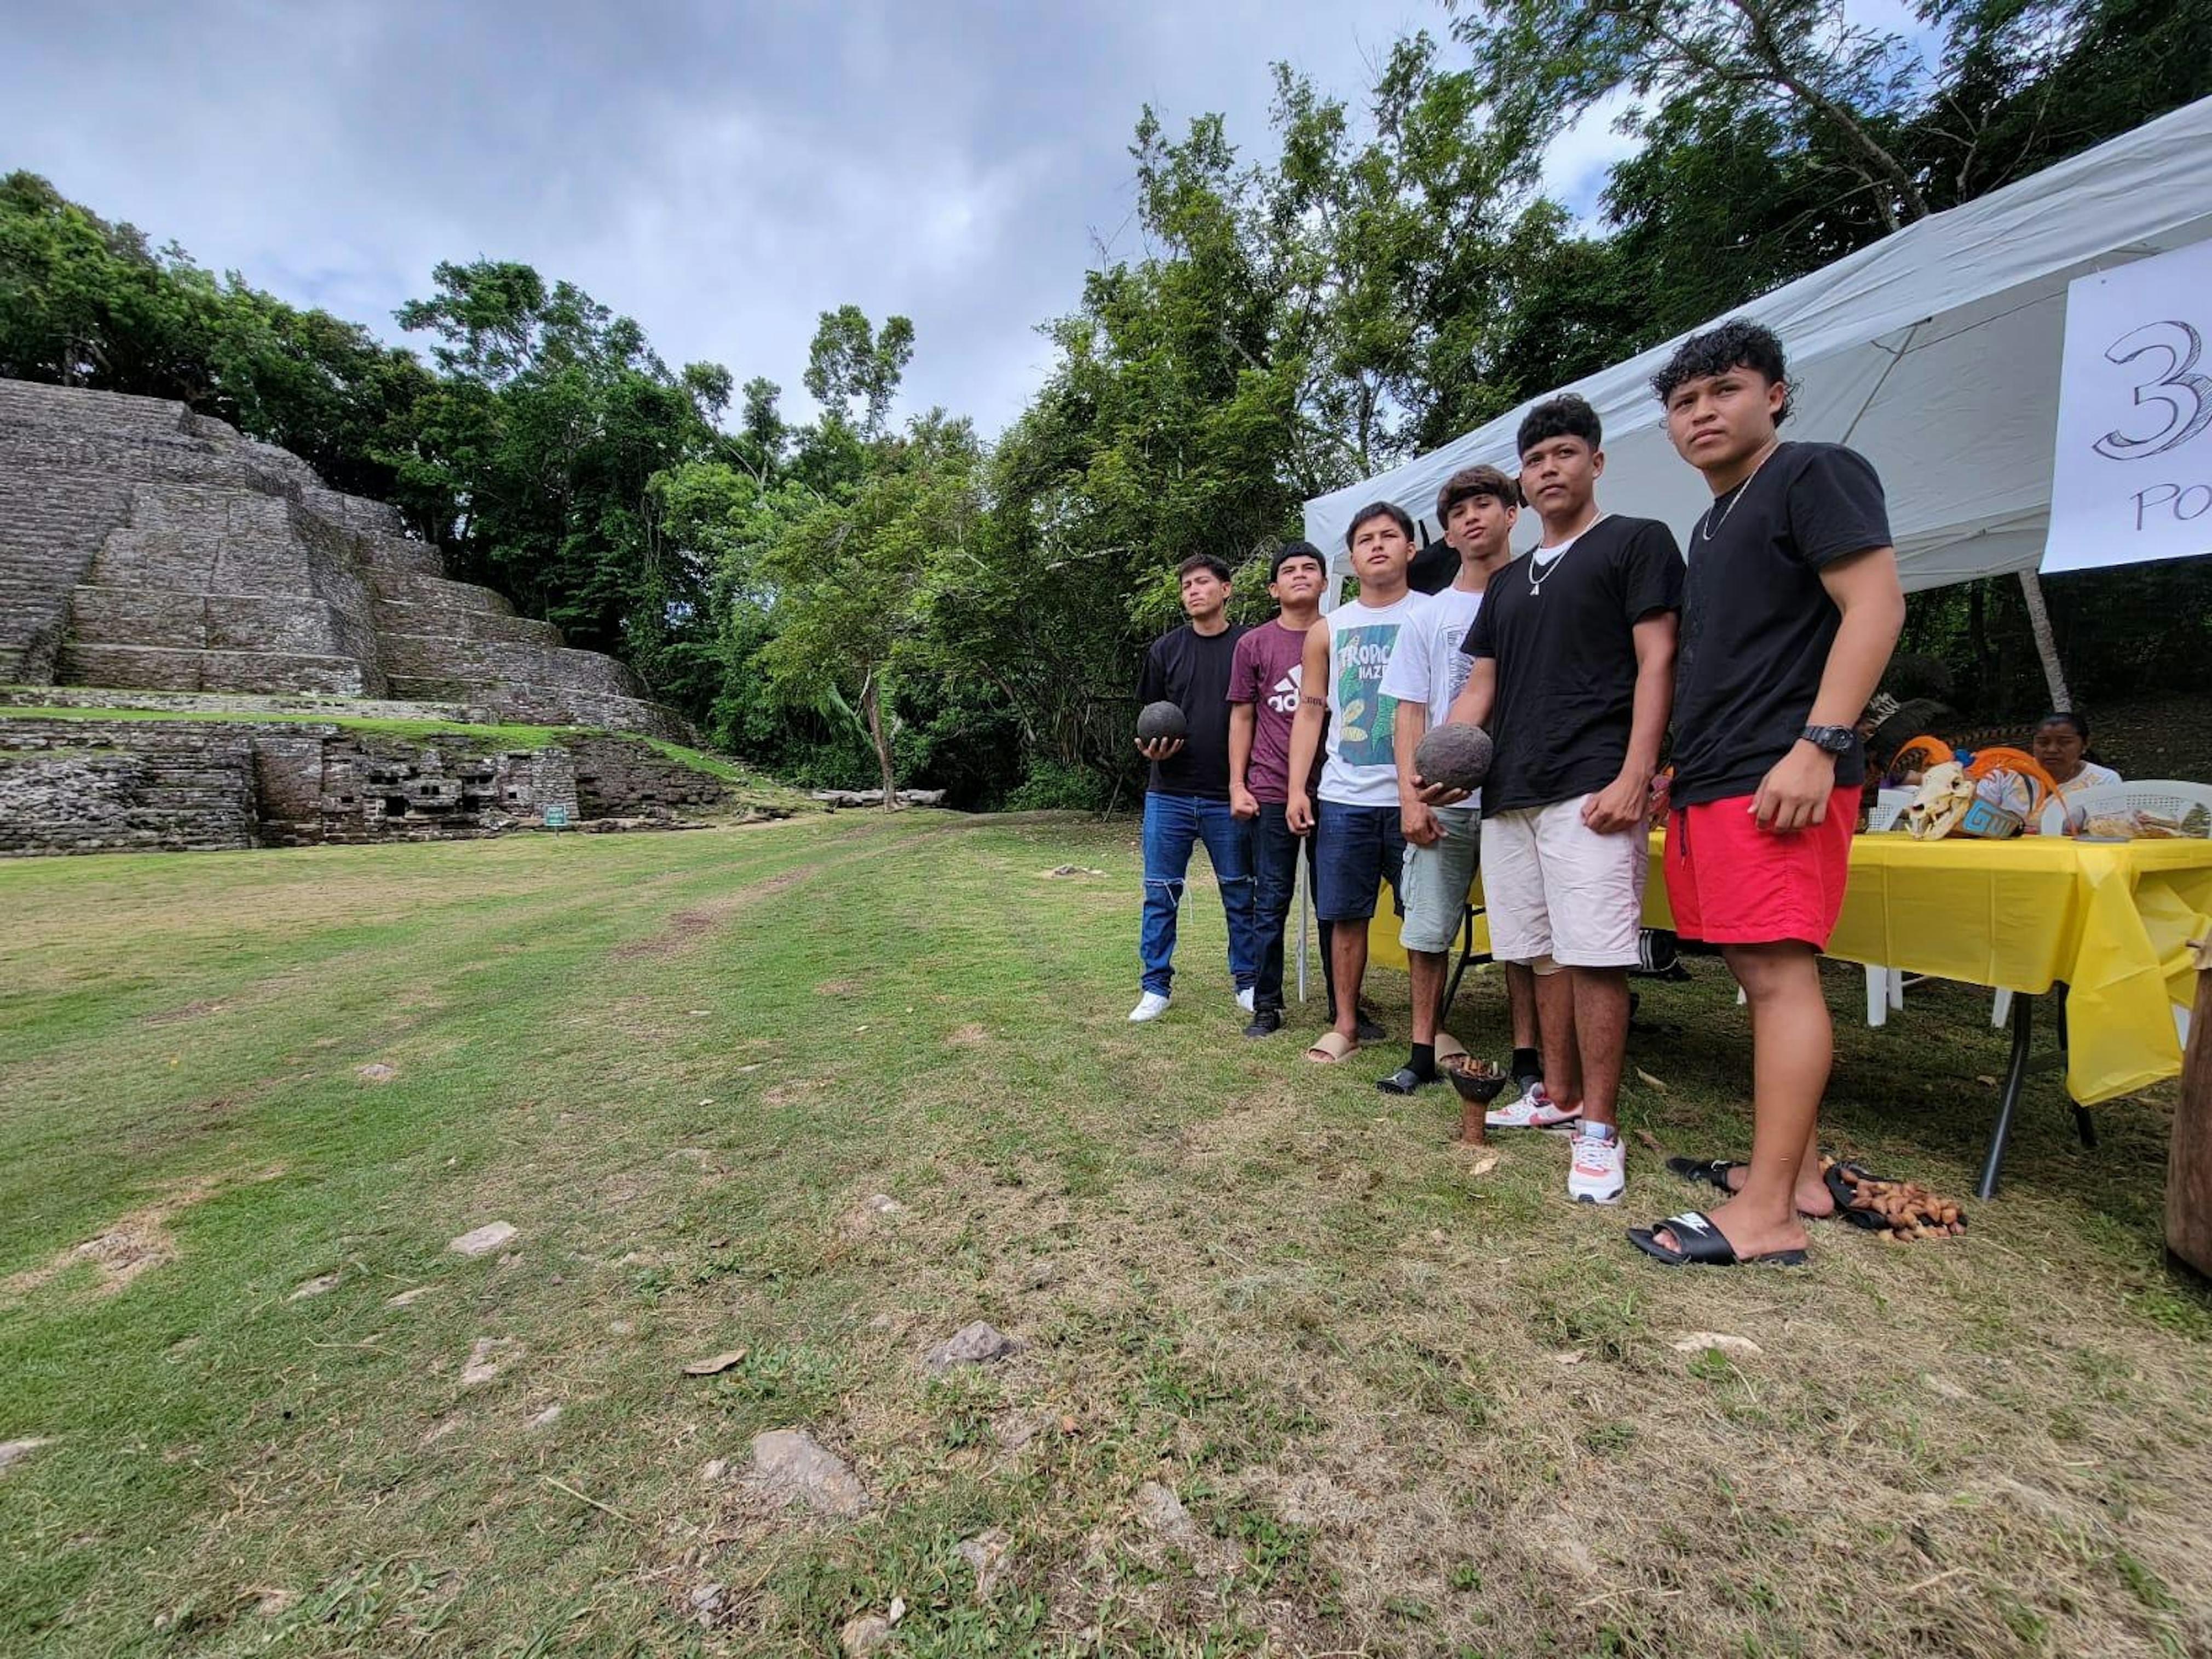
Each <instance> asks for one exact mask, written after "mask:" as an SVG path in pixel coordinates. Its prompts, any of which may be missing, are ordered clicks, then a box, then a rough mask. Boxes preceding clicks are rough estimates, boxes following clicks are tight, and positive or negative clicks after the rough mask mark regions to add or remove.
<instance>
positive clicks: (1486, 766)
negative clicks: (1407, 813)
mask: <svg viewBox="0 0 2212 1659" xmlns="http://www.w3.org/2000/svg"><path fill="white" fill-rule="evenodd" d="M1492 752H1493V751H1492V747H1491V742H1490V733H1489V732H1486V731H1484V730H1483V729H1482V728H1481V727H1480V726H1431V727H1430V728H1429V730H1428V732H1426V734H1425V735H1424V736H1423V737H1422V738H1421V740H1420V742H1419V744H1415V745H1414V748H1413V775H1414V776H1416V777H1418V778H1419V779H1420V781H1422V782H1423V783H1429V784H1442V785H1443V787H1445V788H1447V789H1475V788H1480V787H1481V784H1482V781H1483V780H1484V779H1485V778H1486V777H1488V776H1489V775H1490V760H1491V756H1492Z"/></svg>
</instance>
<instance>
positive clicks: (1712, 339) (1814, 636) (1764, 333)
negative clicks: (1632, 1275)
mask: <svg viewBox="0 0 2212 1659" xmlns="http://www.w3.org/2000/svg"><path fill="white" fill-rule="evenodd" d="M1651 386H1652V390H1653V391H1654V392H1656V393H1657V394H1658V397H1659V400H1660V402H1661V403H1662V404H1663V405H1664V406H1665V408H1666V410H1667V434H1668V437H1670V438H1672V439H1673V440H1674V447H1675V448H1676V450H1678V451H1679V452H1680V454H1681V457H1682V459H1684V460H1686V461H1687V462H1689V464H1690V465H1692V466H1694V467H1696V468H1697V469H1698V471H1700V472H1702V473H1703V474H1704V475H1705V483H1707V484H1708V485H1709V486H1711V489H1712V492H1713V503H1712V506H1711V507H1710V508H1708V509H1707V511H1706V513H1705V516H1704V517H1703V518H1702V519H1700V520H1699V521H1698V524H1697V526H1696V527H1695V528H1694V529H1693V530H1692V532H1691V533H1690V568H1689V578H1688V582H1687V586H1686V590H1685V592H1684V596H1683V601H1682V641H1681V661H1680V666H1679V668H1678V670H1677V672H1676V675H1675V690H1674V782H1673V786H1672V788H1671V792H1670V803H1669V805H1670V811H1669V814H1668V822H1667V859H1666V872H1667V897H1668V902H1669V903H1670V904H1671V905H1672V906H1673V907H1674V925H1675V927H1676V929H1677V930H1678V931H1679V932H1680V933H1681V935H1682V937H1683V938H1684V939H1702V940H1704V941H1705V943H1706V944H1709V945H1718V946H1720V948H1721V954H1722V955H1723V957H1726V958H1727V960H1728V965H1729V971H1730V972H1731V973H1733V974H1734V975H1735V977H1736V981H1737V982H1738V983H1739V984H1741V986H1742V987H1743V989H1744V999H1745V1000H1746V1001H1747V1003H1748V1004H1749V1005H1750V1008H1751V1044H1752V1133H1751V1162H1750V1163H1749V1164H1731V1163H1727V1162H1723V1161H1720V1160H1714V1159H1706V1160H1702V1161H1699V1162H1692V1161H1691V1160H1689V1159H1686V1158H1675V1159H1672V1160H1670V1164H1671V1165H1672V1167H1673V1168H1674V1170H1676V1171H1677V1173H1679V1174H1681V1175H1685V1176H1689V1177H1690V1178H1692V1179H1693V1180H1698V1181H1702V1182H1708V1183H1710V1184H1711V1185H1712V1186H1715V1187H1718V1188H1721V1189H1722V1190H1723V1191H1724V1192H1727V1193H1729V1194H1731V1196H1730V1197H1729V1199H1728V1200H1727V1202H1725V1203H1723V1204H1719V1205H1717V1206H1714V1208H1713V1210H1712V1211H1711V1213H1710V1214H1708V1213H1705V1212H1699V1211H1689V1212H1685V1213H1683V1214H1681V1215H1678V1216H1674V1217H1673V1218H1669V1219H1668V1220H1666V1221H1663V1222H1661V1223H1658V1224H1656V1225H1653V1226H1650V1227H1638V1228H1632V1229H1631V1230H1630V1231H1629V1237H1630V1239H1631V1241H1632V1242H1633V1243H1635V1245H1636V1247H1637V1248H1638V1249H1641V1250H1643V1251H1644V1252H1645V1253H1646V1254H1647V1255H1653V1256H1656V1257H1657V1258H1658V1259H1659V1260H1660V1261H1664V1262H1666V1263H1668V1265H1669V1266H1673V1267H1680V1266H1687V1265H1695V1266H1700V1267H1734V1266H1735V1265H1736V1264H1738V1263H1740V1262H1748V1261H1765V1262H1771V1263H1779V1264H1784V1265H1789V1264H1793V1263H1796V1262H1799V1261H1803V1260H1804V1255H1805V1225H1804V1219H1803V1218H1804V1217H1805V1216H1807V1215H1816V1216H1817V1215H1826V1214H1829V1213H1831V1212H1832V1211H1833V1209H1834V1207H1835V1206H1834V1200H1832V1198H1831V1197H1830V1196H1829V1194H1828V1191H1827V1188H1826V1185H1825V1183H1824V1182H1822V1180H1821V1178H1820V1127H1819V1115H1820V1096H1821V1093H1822V1092H1823V1091H1825V1090H1826V1087H1827V1082H1828V1070H1829V1066H1830V1064H1831V1062H1832V1057H1833V1052H1834V1032H1833V1030H1832V1028H1831V1026H1830V1024H1829V1019H1828V1004H1827V1000H1826V998H1825V997H1824V996H1823V995H1822V994H1821V992H1820V951H1822V949H1823V948H1825V947H1826V945H1827V942H1828V935H1829V933H1831V932H1832V930H1833V929H1834V927H1835V925H1836V917H1837V915H1838V913H1839V912H1840V911H1841V909H1842V908H1843V902H1844V882H1845V878H1846V877H1847V875H1848V873H1849V871H1850V853H1851V830H1852V828H1853V825H1854V823H1856V821H1857V816H1858V805H1859V793H1860V788H1861V786H1862V784H1863V781H1864V778H1865V775H1866V756H1865V753H1864V750H1863V748H1862V746H1861V743H1860V739H1859V736H1858V733H1857V731H1856V730H1855V729H1854V722H1855V721H1856V720H1857V718H1858V714H1859V711H1860V710H1861V709H1863V708H1865V707H1866V706H1867V703H1868V701H1869V699H1870V698H1871V697H1872V696H1874V691H1875V685H1876V684H1879V682H1880V681H1881V676H1882V671H1883V670H1884V669H1885V668H1887V666H1888V665H1889V655H1890V651H1891V648H1892V647H1893V646H1895V644H1896V643H1897V635H1898V630H1899V629H1900V628H1901V627H1903V626H1904V623H1905V596H1904V593H1903V592H1902V590H1901V589H1900V588H1899V586H1898V579H1897V555H1896V553H1895V552H1894V551H1893V550H1892V548H1891V546H1890V533H1889V516H1888V513H1887V508H1886V507H1885V505H1884V502H1883V500H1882V491H1881V479H1879V478H1878V477H1875V471H1874V468H1873V467H1872V466H1870V465H1868V464H1867V462H1866V460H1865V459H1863V457H1861V456H1859V455H1857V454H1855V453H1853V452H1851V451H1850V450H1848V449H1845V448H1844V447H1841V446H1839V445H1836V444H1822V443H1785V442H1784V441H1782V440H1781V439H1780V438H1779V437H1778V435H1777V433H1776V428H1777V427H1778V425H1780V423H1781V422H1783V421H1784V420H1786V419H1787V418H1788V417H1789V414H1790V380H1789V374H1788V370H1787V368H1786V366H1785V365H1784V362H1783V356H1782V343H1781V342H1780V341H1779V340H1778V339H1776V338H1775V337H1774V336H1773V334H1772V333H1771V332H1770V331H1768V330H1766V329H1765V328H1762V327H1760V326H1759V325H1757V324H1753V323H1746V322H1730V323H1724V324H1723V325H1721V326H1720V327H1718V328H1716V329H1712V330H1711V331H1707V332H1706V333H1704V334H1699V335H1692V337H1690V338H1689V339H1687V340H1685V341H1684V342H1683V343H1682V345H1681V347H1680V349H1679V350H1677V351H1676V352H1675V353H1674V356H1673V357H1672V358H1670V359H1669V360H1668V363H1667V366H1666V367H1665V368H1662V369H1661V370H1660V371H1659V373H1658V374H1656V376H1654V377H1653V379H1652V382H1651Z"/></svg>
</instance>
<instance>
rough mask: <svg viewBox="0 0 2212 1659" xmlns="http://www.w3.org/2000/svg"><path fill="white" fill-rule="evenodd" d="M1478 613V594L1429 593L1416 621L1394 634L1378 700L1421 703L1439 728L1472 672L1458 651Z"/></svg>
mask: <svg viewBox="0 0 2212 1659" xmlns="http://www.w3.org/2000/svg"><path fill="white" fill-rule="evenodd" d="M1481 609H1482V595H1481V594H1480V592H1474V593H1469V592H1466V591H1465V590H1464V589H1462V588H1457V587H1447V588H1445V589H1444V590H1443V592H1437V593H1431V594H1430V595H1429V603H1428V605H1427V607H1426V609H1425V610H1424V611H1422V613H1421V617H1420V620H1419V622H1416V623H1408V624H1407V627H1406V629H1404V631H1403V632H1401V634H1400V635H1398V647H1397V649H1396V650H1395V651H1393V652H1392V653H1390V665H1389V667H1388V668H1387V669H1385V670H1384V671H1383V696H1386V697H1394V698H1395V699H1396V700H1397V701H1398V702H1418V703H1420V704H1422V705H1424V706H1425V708H1427V709H1428V711H1429V724H1430V725H1431V726H1441V725H1443V721H1444V719H1445V717H1446V716H1447V715H1449V714H1450V713H1451V706H1452V702H1453V700H1454V699H1455V698H1456V697H1457V696H1459V694H1460V693H1461V692H1462V691H1464V690H1466V689H1467V677H1468V673H1469V672H1470V671H1472V670H1473V669H1474V658H1472V657H1470V656H1468V654H1467V653H1466V652H1464V651H1462V650H1461V649H1460V647H1462V645H1464V644H1466V643H1467V631H1468V629H1470V628H1472V627H1474V613H1475V612H1476V611H1480V610H1481Z"/></svg>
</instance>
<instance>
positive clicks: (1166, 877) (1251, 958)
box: [1138, 789, 1260, 996]
mask: <svg viewBox="0 0 2212 1659" xmlns="http://www.w3.org/2000/svg"><path fill="white" fill-rule="evenodd" d="M1201 841H1202V842H1205V843H1206V857H1207V858H1208V859H1209V860H1212V864H1213V875H1214V879H1215V880H1216V881H1218V883H1219V884H1220V885H1221V909H1222V913H1223V915H1225V916H1226V917H1227V918H1228V921H1229V975H1230V977H1231V979H1232V980H1234V981H1236V985H1237V989H1238V990H1240V991H1242V990H1245V989H1247V988H1249V987H1250V986H1251V985H1252V984H1253V982H1254V981H1256V980H1257V979H1258V978H1259V975H1260V933H1259V926H1258V923H1257V921H1255V917H1254V914H1253V913H1254V904H1253V896H1254V894H1253V889H1254V883H1253V879H1252V835H1251V827H1250V826H1249V824H1247V823H1245V822H1244V821H1243V819H1241V818H1239V817H1236V816H1235V815H1234V814H1233V813H1231V811H1230V810H1229V803H1228V802H1227V801H1225V800H1208V799H1206V798H1204V797H1203V796H1200V795H1168V794H1163V793H1160V792H1159V791H1158V790H1157V789H1155V790H1152V791H1150V792H1148V793H1146V796H1145V924H1144V932H1143V933H1142V935H1141V936H1140V939H1139V945H1138V949H1139V954H1140V955H1141V956H1142V957H1144V961H1145V980H1144V986H1145V989H1146V990H1147V991H1157V992H1158V993H1159V994H1161V995H1162V996H1165V995H1167V994H1168V985H1169V982H1170V981H1171V980H1173V979H1174V977H1175V947H1176V907H1177V905H1179V904H1180V903H1181V902H1182V888H1183V876H1184V873H1185V872H1187V871H1188V869H1189V868H1190V849H1191V848H1192V846H1193V845H1194V843H1196V842H1201Z"/></svg>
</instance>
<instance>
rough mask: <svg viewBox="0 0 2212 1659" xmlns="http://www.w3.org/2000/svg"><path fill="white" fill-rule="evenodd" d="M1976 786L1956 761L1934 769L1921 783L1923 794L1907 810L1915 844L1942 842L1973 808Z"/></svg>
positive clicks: (1907, 825)
mask: <svg viewBox="0 0 2212 1659" xmlns="http://www.w3.org/2000/svg"><path fill="white" fill-rule="evenodd" d="M1973 800H1974V786H1973V784H1972V782H1971V781H1968V779H1967V777H1966V768H1964V767H1962V766H1960V764H1959V763H1958V762H1956V761H1945V762H1944V763H1942V765H1940V766H1931V767H1929V769H1928V771H1927V774H1926V775H1924V776H1923V778H1922V779H1921V780H1920V793H1918V794H1917V795H1915V796H1914V797H1913V798H1912V805H1910V806H1908V807H1906V808H1905V831H1906V833H1907V834H1909V835H1910V836H1911V837H1912V838H1913V839H1914V840H1915V841H1941V840H1942V838H1943V837H1944V836H1948V835H1949V834H1950V833H1951V831H1952V830H1953V829H1955V828H1956V827H1957V826H1958V823H1959V820H1960V818H1962V817H1965V816H1966V808H1967V807H1969V806H1971V805H1973Z"/></svg>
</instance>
